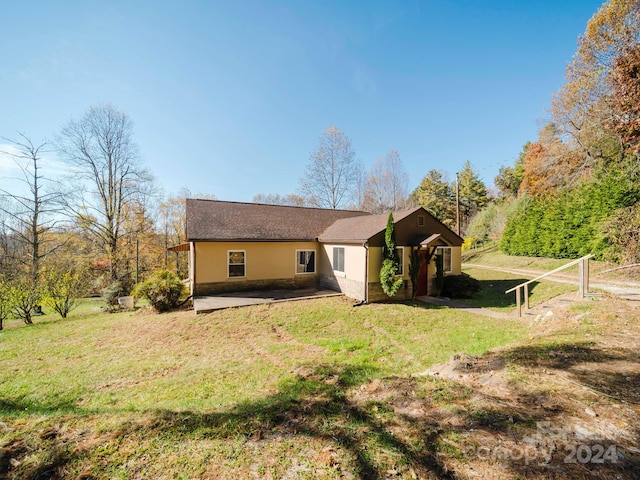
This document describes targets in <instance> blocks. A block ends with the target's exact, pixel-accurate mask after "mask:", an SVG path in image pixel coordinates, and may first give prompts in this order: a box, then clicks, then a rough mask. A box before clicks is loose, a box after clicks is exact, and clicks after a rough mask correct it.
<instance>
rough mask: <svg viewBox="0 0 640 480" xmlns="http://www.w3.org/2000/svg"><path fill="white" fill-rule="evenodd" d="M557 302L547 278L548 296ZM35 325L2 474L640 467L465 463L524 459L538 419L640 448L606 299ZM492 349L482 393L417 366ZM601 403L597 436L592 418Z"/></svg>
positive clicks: (435, 474) (17, 338) (558, 472)
mask: <svg viewBox="0 0 640 480" xmlns="http://www.w3.org/2000/svg"><path fill="white" fill-rule="evenodd" d="M485 280H486V281H487V282H496V281H500V279H485ZM500 288H502V286H501V287H500ZM536 289H537V287H536ZM545 292H546V293H545ZM493 293H496V292H493ZM493 293H491V291H489V293H486V294H485V296H484V297H481V298H480V299H479V300H477V301H482V302H486V303H491V304H493V303H495V300H496V299H497V298H498V297H497V296H496V297H495V298H492V295H493ZM552 293H553V292H550V291H545V290H543V289H537V295H539V299H540V300H542V299H543V298H544V295H549V294H552ZM534 294H536V290H534ZM496 295H497V293H496ZM483 298H484V300H482V299H483ZM36 322H37V323H36V325H33V326H30V327H26V326H23V325H20V324H19V323H17V322H15V321H12V322H9V325H8V328H7V330H5V331H3V332H0V362H1V363H0V364H1V365H2V366H3V368H2V369H1V370H0V478H9V479H29V478H33V479H36V478H38V479H43V478H75V479H78V480H79V479H84V480H88V479H98V478H100V479H101V478H110V479H111V478H114V479H128V478H154V479H173V478H185V479H187V478H229V479H237V478H374V479H375V478H388V477H396V478H411V479H414V478H433V479H435V478H476V477H477V476H480V477H485V478H504V479H507V478H548V476H549V474H550V472H553V475H554V476H555V478H562V479H568V478H583V477H584V478H592V477H593V475H595V476H599V478H635V477H633V474H632V472H633V471H634V469H637V468H640V460H639V461H636V460H633V459H631V460H629V458H632V457H629V455H630V452H631V450H629V449H627V450H624V452H625V455H627V457H625V462H623V463H619V464H612V463H610V462H609V463H607V464H597V465H596V464H589V465H586V466H585V465H582V464H566V463H565V462H564V458H565V457H564V455H566V452H563V451H562V450H558V451H557V455H556V456H555V457H554V459H553V462H552V464H551V465H550V466H546V465H541V464H539V463H538V462H537V461H533V462H529V461H528V459H527V461H525V460H522V459H521V460H519V461H512V462H509V461H502V460H500V459H498V460H496V458H493V457H488V458H484V457H483V458H480V457H479V456H474V455H469V452H472V453H473V452H475V451H479V450H478V449H480V448H490V449H491V450H490V451H492V452H499V451H501V450H500V449H501V448H502V449H503V450H502V451H504V448H507V447H508V448H511V449H512V450H513V451H515V452H517V451H518V450H517V448H519V447H518V446H519V445H522V442H523V438H528V436H531V435H534V434H535V432H536V431H535V428H536V425H537V423H536V422H539V421H545V422H549V421H550V422H551V423H552V424H553V425H561V426H562V428H566V429H571V428H574V427H572V425H574V424H575V425H578V426H576V427H575V428H581V429H582V430H584V429H585V428H590V429H594V428H601V430H596V431H599V432H603V433H602V434H603V435H605V436H604V437H602V439H601V440H598V442H599V443H605V442H606V444H607V445H610V444H612V443H615V444H616V445H618V446H619V447H620V448H621V449H622V448H626V445H628V444H635V443H636V439H637V438H640V430H637V429H636V430H637V431H636V430H634V428H635V427H634V425H636V424H637V422H636V420H635V419H637V416H638V415H640V410H638V409H637V408H635V407H633V404H631V403H621V402H620V401H617V400H615V397H622V398H624V399H626V400H627V401H629V402H631V401H634V399H636V398H640V363H638V361H637V350H638V348H640V344H638V342H636V343H634V344H628V345H627V344H626V343H625V342H627V343H628V342H631V341H635V339H636V338H639V337H640V336H639V335H638V333H640V322H639V321H638V315H637V313H636V312H635V310H634V307H633V306H625V305H624V304H620V305H618V304H615V303H612V302H611V301H609V300H607V302H591V303H587V304H584V305H578V306H575V307H571V310H569V311H568V312H566V314H564V315H563V314H562V313H561V312H556V315H555V316H554V317H553V318H552V319H551V320H548V317H545V319H543V320H541V321H540V323H536V322H534V323H533V324H531V325H529V321H528V320H527V321H526V322H518V321H515V320H495V319H488V318H483V317H475V316H472V315H470V314H468V313H464V312H459V311H455V310H451V309H447V308H435V307H425V306H418V305H410V304H375V305H365V306H361V307H357V308H354V307H352V306H351V304H350V303H349V302H347V301H345V300H341V299H339V298H331V299H319V300H310V301H303V302H293V303H288V304H277V305H271V306H265V305H262V306H255V307H249V308H241V309H230V310H226V311H221V312H216V313H212V314H209V315H202V316H194V315H193V314H192V313H191V312H175V313H168V314H164V315H157V314H150V313H145V312H142V311H140V312H136V313H118V314H111V315H108V314H104V313H101V312H100V311H99V309H98V304H97V303H96V302H95V301H88V302H85V303H84V304H83V305H82V307H81V308H80V309H78V310H77V311H74V312H73V314H72V316H71V317H70V318H69V319H68V320H58V319H55V318H51V316H45V317H40V318H37V319H36ZM606 335H608V336H609V337H605V336H606ZM487 350H492V353H489V354H488V355H487V360H486V362H485V363H486V364H487V368H488V370H485V371H482V370H478V371H477V373H473V372H470V375H469V374H467V375H466V376H468V377H470V378H473V377H474V375H476V376H477V375H480V374H482V375H483V376H481V377H477V379H476V383H475V384H474V383H473V382H472V383H468V382H465V381H451V380H439V379H434V378H433V377H422V376H417V377H416V376H414V375H413V374H414V373H416V372H420V371H423V370H425V369H426V368H427V367H430V366H431V365H433V364H434V363H437V362H442V361H445V360H448V359H449V358H450V357H451V356H452V355H453V354H455V353H459V352H466V353H469V354H475V355H480V354H483V353H484V352H486V351H487ZM463 358H464V357H463ZM616 368H617V369H622V370H620V371H621V372H624V373H623V374H621V373H620V372H618V371H617V370H615V369H616ZM621 375H622V376H621ZM480 380H481V381H480ZM599 392H603V393H599ZM587 407H588V408H590V409H593V410H595V411H597V413H598V418H597V419H594V420H593V421H594V422H596V423H598V422H599V423H600V424H601V427H598V426H597V425H596V426H594V425H592V424H589V423H585V422H588V421H589V420H590V419H591V418H592V417H590V416H589V415H586V414H585V413H584V412H585V408H587ZM576 422H577V423H576ZM613 426H615V428H613ZM612 428H613V433H612ZM603 429H604V430H603ZM616 429H617V430H616ZM616 431H618V433H619V435H618V434H617V433H616ZM616 435H618V436H616ZM514 442H515V443H514ZM625 442H626V443H625ZM505 446H506V447H505ZM585 468H587V469H598V470H597V472H596V473H593V474H592V473H589V472H588V471H587V470H585ZM452 472H453V473H452ZM585 472H586V473H585ZM629 472H631V473H630V474H627V473H629ZM594 478H595V477H594Z"/></svg>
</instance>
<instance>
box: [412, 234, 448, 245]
mask: <svg viewBox="0 0 640 480" xmlns="http://www.w3.org/2000/svg"><path fill="white" fill-rule="evenodd" d="M441 236H442V234H441V233H434V234H432V235H429V236H428V237H418V238H416V239H415V240H414V241H413V242H412V244H413V245H415V246H416V247H417V246H420V247H428V246H429V245H431V244H432V243H433V242H435V241H436V240H438V239H439V238H440V237H441Z"/></svg>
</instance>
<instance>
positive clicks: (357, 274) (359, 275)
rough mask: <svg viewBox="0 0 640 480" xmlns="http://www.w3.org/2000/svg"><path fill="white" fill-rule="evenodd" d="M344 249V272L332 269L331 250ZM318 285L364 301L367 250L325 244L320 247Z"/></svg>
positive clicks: (350, 246) (351, 246)
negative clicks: (335, 248)
mask: <svg viewBox="0 0 640 480" xmlns="http://www.w3.org/2000/svg"><path fill="white" fill-rule="evenodd" d="M334 247H337V248H344V272H337V271H335V270H334V269H333V268H334V267H333V264H332V261H333V249H334ZM320 249H321V254H320V285H321V286H322V287H324V288H330V289H333V290H336V291H340V292H342V293H344V294H345V295H346V296H348V297H351V298H354V299H356V300H365V298H366V285H365V276H366V268H367V258H366V257H367V250H366V249H365V247H364V246H363V245H342V244H330V243H325V244H321V245H320Z"/></svg>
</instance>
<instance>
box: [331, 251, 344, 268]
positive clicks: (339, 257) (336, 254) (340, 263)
mask: <svg viewBox="0 0 640 480" xmlns="http://www.w3.org/2000/svg"><path fill="white" fill-rule="evenodd" d="M332 265H333V270H334V271H335V272H342V273H344V247H333V263H332Z"/></svg>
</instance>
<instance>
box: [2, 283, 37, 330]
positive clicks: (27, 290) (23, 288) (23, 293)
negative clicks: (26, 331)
mask: <svg viewBox="0 0 640 480" xmlns="http://www.w3.org/2000/svg"><path fill="white" fill-rule="evenodd" d="M8 292H9V302H10V304H11V313H12V314H13V316H15V317H17V318H20V319H22V320H23V321H24V323H26V324H27V325H31V324H32V323H33V321H32V320H31V316H32V314H33V311H34V310H35V309H36V307H37V306H38V305H39V304H40V300H41V298H42V292H41V291H40V289H39V288H38V287H37V286H32V285H28V284H27V283H22V282H16V283H14V284H13V285H11V286H10V287H9V289H8Z"/></svg>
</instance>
